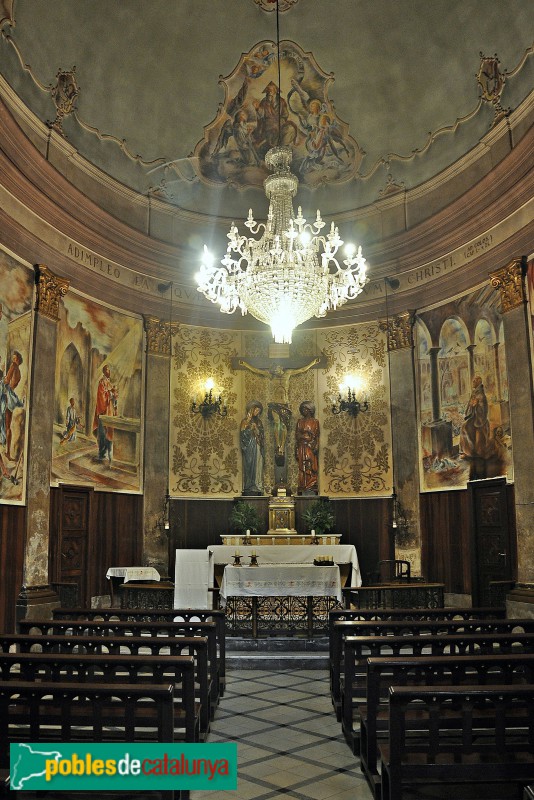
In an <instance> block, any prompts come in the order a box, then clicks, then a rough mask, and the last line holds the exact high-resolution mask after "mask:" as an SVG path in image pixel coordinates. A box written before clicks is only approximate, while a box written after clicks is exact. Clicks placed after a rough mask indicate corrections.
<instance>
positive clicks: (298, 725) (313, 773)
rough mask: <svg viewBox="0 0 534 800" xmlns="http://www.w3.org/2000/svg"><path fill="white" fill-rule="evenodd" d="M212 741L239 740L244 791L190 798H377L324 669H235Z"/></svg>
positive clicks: (240, 785)
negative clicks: (351, 744)
mask: <svg viewBox="0 0 534 800" xmlns="http://www.w3.org/2000/svg"><path fill="white" fill-rule="evenodd" d="M209 741H210V742H218V741H231V742H237V744H238V765H239V766H238V776H239V777H238V788H237V791H235V792H234V791H224V792H192V793H191V800H232V798H239V800H270V798H276V797H280V796H283V797H288V798H296V800H323V798H335V799H336V800H372V794H371V792H370V790H369V788H368V786H367V783H366V781H365V778H364V777H363V775H362V773H361V772H360V767H359V761H358V759H356V757H355V756H353V755H352V753H351V751H350V749H349V747H348V745H347V744H346V743H345V740H344V738H343V734H342V733H341V725H340V723H339V722H337V720H336V718H335V715H334V712H333V708H332V704H331V701H330V694H329V688H328V675H327V673H326V672H325V671H323V670H284V671H277V672H264V671H260V670H233V671H231V672H230V673H229V675H228V676H227V683H226V691H225V695H224V697H223V698H222V700H221V704H220V706H219V708H218V709H217V713H216V716H215V720H214V721H213V723H212V728H211V733H210V737H209Z"/></svg>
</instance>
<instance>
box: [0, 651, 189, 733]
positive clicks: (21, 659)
mask: <svg viewBox="0 0 534 800" xmlns="http://www.w3.org/2000/svg"><path fill="white" fill-rule="evenodd" d="M0 680H3V681H9V680H28V681H45V682H46V681H63V682H65V681H67V682H69V681H71V682H75V683H81V682H83V681H89V682H92V683H95V682H102V683H117V684H119V685H120V684H127V683H133V684H139V685H142V684H143V683H145V684H146V683H159V684H164V685H168V684H169V683H173V684H174V741H183V742H197V741H199V740H200V708H199V706H198V704H197V703H195V662H194V659H193V658H192V656H166V657H165V658H164V659H162V658H161V657H160V656H149V655H135V656H134V655H128V654H126V655H106V654H100V655H83V654H79V653H0Z"/></svg>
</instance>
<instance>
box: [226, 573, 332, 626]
mask: <svg viewBox="0 0 534 800" xmlns="http://www.w3.org/2000/svg"><path fill="white" fill-rule="evenodd" d="M341 600H342V596H341V581H340V576H339V567H338V566H337V565H334V566H330V565H328V566H322V565H314V564H269V565H267V566H263V567H260V566H248V567H241V566H239V567H238V566H230V565H227V566H226V567H225V568H224V574H223V579H222V584H221V589H220V604H221V607H222V608H227V624H228V623H230V624H231V627H233V628H234V630H235V629H236V628H237V629H239V627H242V626H244V627H245V629H248V627H249V624H250V631H247V632H251V633H252V637H253V638H256V637H257V636H258V634H259V633H271V634H272V633H274V632H282V631H285V632H288V633H295V632H300V633H306V635H307V636H308V638H311V637H312V636H313V634H314V630H316V629H317V627H318V622H319V620H321V619H322V617H323V616H324V608H325V606H326V607H328V608H330V607H332V608H334V607H336V606H339V605H340V604H341ZM321 609H322V610H323V614H322V615H321V614H320V611H321ZM249 610H250V616H249ZM229 627H230V625H229ZM319 627H321V626H319Z"/></svg>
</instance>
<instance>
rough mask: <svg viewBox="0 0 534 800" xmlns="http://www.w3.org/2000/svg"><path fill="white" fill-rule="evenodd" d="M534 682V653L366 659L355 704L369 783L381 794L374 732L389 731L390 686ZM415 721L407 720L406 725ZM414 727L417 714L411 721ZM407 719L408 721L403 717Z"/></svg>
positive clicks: (362, 757) (376, 733)
mask: <svg viewBox="0 0 534 800" xmlns="http://www.w3.org/2000/svg"><path fill="white" fill-rule="evenodd" d="M521 683H527V684H531V683H534V654H532V653H531V654H519V655H490V656H487V655H484V656H443V657H416V658H405V657H402V656H400V657H399V656H397V657H396V658H369V659H367V691H366V703H365V705H362V706H360V707H359V717H360V726H361V734H360V759H361V769H362V771H363V772H364V774H365V776H366V778H367V780H368V782H369V786H370V787H371V789H372V791H373V793H374V794H375V797H380V778H379V775H378V765H377V749H378V736H379V735H380V734H381V735H382V736H385V735H386V732H387V730H388V721H389V717H388V712H389V707H388V692H389V687H390V686H392V685H394V686H407V685H408V686H410V687H412V686H432V685H435V684H439V685H449V684H450V685H455V686H472V685H483V684H492V685H494V684H495V685H497V684H498V685H501V684H510V685H511V684H521ZM412 722H413V721H410V723H409V724H410V725H411V724H412ZM414 722H415V726H417V724H418V721H417V718H415V720H414ZM407 724H408V721H407Z"/></svg>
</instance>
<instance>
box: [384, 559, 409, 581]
mask: <svg viewBox="0 0 534 800" xmlns="http://www.w3.org/2000/svg"><path fill="white" fill-rule="evenodd" d="M376 574H377V582H378V583H403V582H406V583H409V582H410V581H411V565H410V562H409V561H403V560H402V559H398V558H395V559H386V560H384V561H379V562H378V569H377V572H376Z"/></svg>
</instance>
